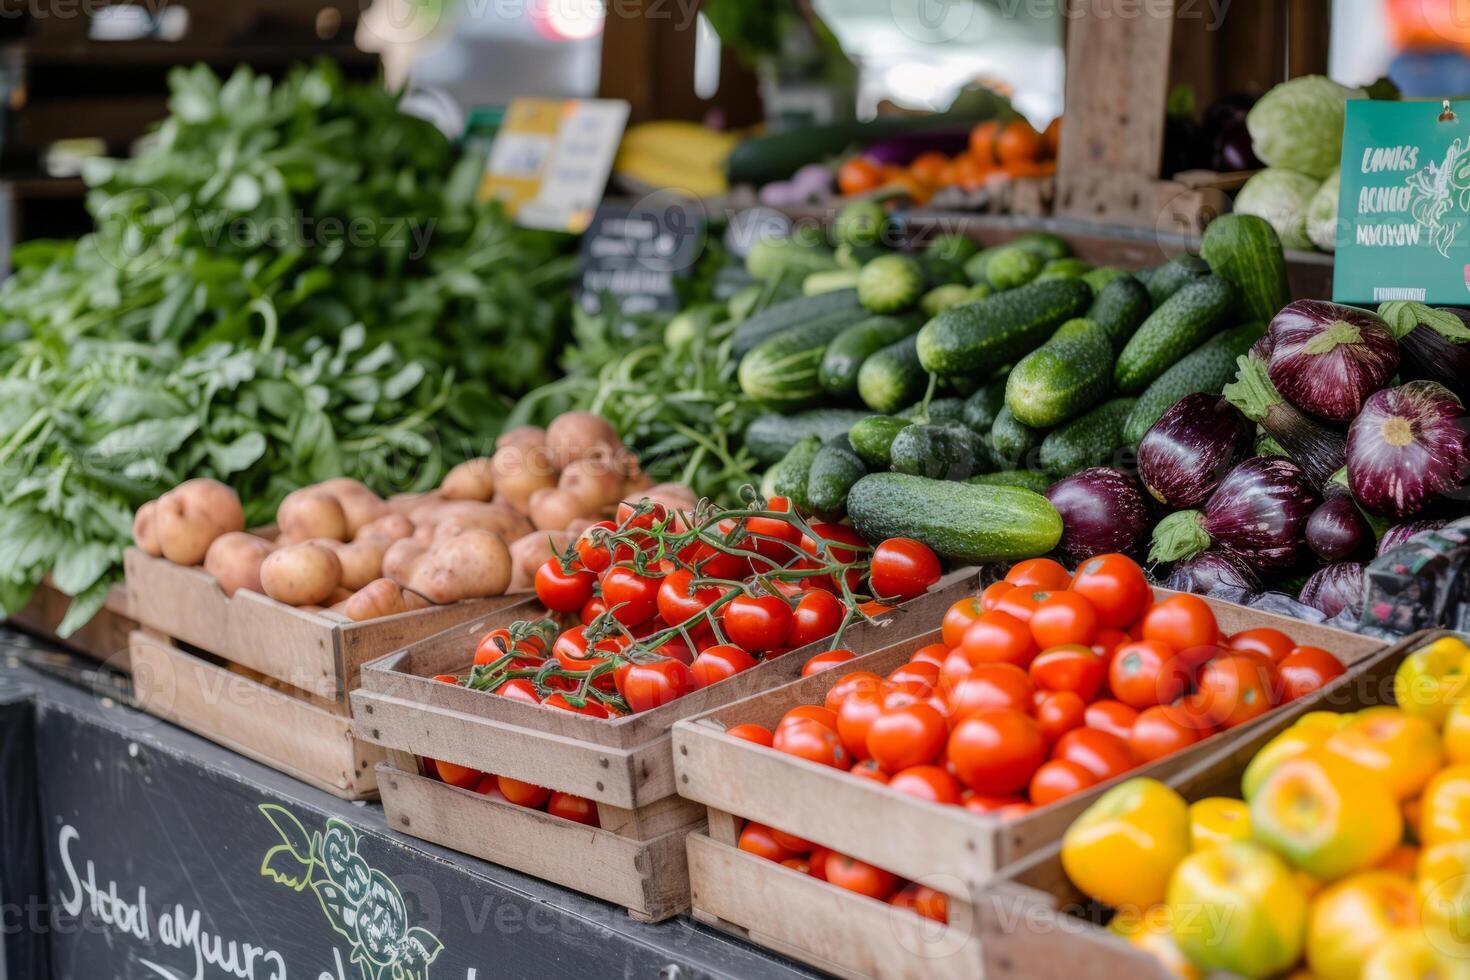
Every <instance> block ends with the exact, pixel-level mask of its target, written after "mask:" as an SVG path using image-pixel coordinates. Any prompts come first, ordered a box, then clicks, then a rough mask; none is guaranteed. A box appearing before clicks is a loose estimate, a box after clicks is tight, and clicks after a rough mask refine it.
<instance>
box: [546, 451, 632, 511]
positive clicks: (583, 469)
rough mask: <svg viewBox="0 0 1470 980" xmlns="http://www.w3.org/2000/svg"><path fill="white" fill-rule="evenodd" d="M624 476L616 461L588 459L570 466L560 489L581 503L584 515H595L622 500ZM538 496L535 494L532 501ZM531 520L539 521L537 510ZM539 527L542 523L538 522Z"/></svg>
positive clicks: (563, 471) (597, 456)
mask: <svg viewBox="0 0 1470 980" xmlns="http://www.w3.org/2000/svg"><path fill="white" fill-rule="evenodd" d="M623 482H624V481H623V474H622V473H621V472H619V470H618V464H617V461H616V460H615V459H613V458H612V457H610V456H608V455H606V454H600V455H596V456H585V457H583V458H582V459H578V460H574V461H572V462H570V463H568V464H567V467H566V469H564V470H562V471H561V477H560V479H558V480H557V482H556V486H557V489H559V490H561V491H562V492H563V493H568V494H571V495H572V496H573V497H576V498H577V499H578V500H580V501H581V502H582V504H583V505H584V506H585V508H586V510H585V511H583V515H579V516H585V515H587V514H596V513H599V512H601V511H603V510H606V509H607V508H609V507H611V506H612V505H613V504H615V503H617V502H618V501H619V500H621V499H622V498H623ZM534 499H535V497H534V495H533V497H532V500H533V501H534ZM531 520H532V521H533V522H535V521H536V515H535V511H534V509H533V510H532V513H531ZM536 523H537V526H538V527H539V526H540V524H539V522H536Z"/></svg>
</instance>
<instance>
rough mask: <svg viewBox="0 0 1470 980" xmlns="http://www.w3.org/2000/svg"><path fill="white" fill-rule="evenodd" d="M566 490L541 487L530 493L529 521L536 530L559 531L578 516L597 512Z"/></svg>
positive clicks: (594, 508)
mask: <svg viewBox="0 0 1470 980" xmlns="http://www.w3.org/2000/svg"><path fill="white" fill-rule="evenodd" d="M597 511H598V508H596V507H589V506H588V505H587V504H586V502H584V501H582V500H579V499H578V498H577V497H576V495H575V494H573V493H571V492H570V491H568V490H553V489H547V488H542V489H540V490H537V491H536V492H535V493H533V494H531V523H532V524H534V525H536V529H537V530H538V531H561V530H565V529H566V527H567V525H568V524H570V523H572V521H575V520H576V519H577V518H579V517H587V516H589V515H591V514H595V513H597Z"/></svg>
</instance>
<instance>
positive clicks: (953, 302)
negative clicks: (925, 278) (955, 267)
mask: <svg viewBox="0 0 1470 980" xmlns="http://www.w3.org/2000/svg"><path fill="white" fill-rule="evenodd" d="M968 302H970V287H969V286H961V285H960V284H959V283H957V282H950V283H945V284H944V285H943V286H935V287H934V288H933V289H931V290H929V291H928V292H927V293H925V294H924V295H923V297H922V298H921V299H920V300H919V309H920V310H921V311H923V313H924V315H925V316H938V315H939V314H941V313H943V312H944V311H945V310H947V309H949V308H950V307H951V306H959V305H960V304H961V303H968Z"/></svg>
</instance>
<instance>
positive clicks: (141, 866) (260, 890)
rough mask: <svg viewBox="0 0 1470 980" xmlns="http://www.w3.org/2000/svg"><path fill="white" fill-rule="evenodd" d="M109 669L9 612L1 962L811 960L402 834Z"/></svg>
mask: <svg viewBox="0 0 1470 980" xmlns="http://www.w3.org/2000/svg"><path fill="white" fill-rule="evenodd" d="M65 676H70V677H71V678H72V679H74V680H81V681H82V682H83V683H82V684H81V685H75V684H71V683H67V681H66V680H65V679H63V677H65ZM109 676H110V675H107V674H104V673H99V672H97V671H96V668H95V666H93V665H90V664H86V663H84V662H82V661H77V660H74V659H72V658H69V657H67V656H65V655H63V654H61V653H59V652H57V651H55V650H54V648H51V647H49V646H47V645H45V644H42V643H40V642H38V641H36V640H33V639H31V638H29V637H25V636H22V635H21V634H18V633H14V632H12V631H9V630H4V629H0V766H3V770H4V771H3V773H0V777H3V783H0V785H3V786H4V787H5V791H4V792H3V793H0V837H3V840H0V902H3V903H4V909H5V915H6V917H5V929H4V936H3V942H0V954H3V959H0V977H4V978H10V977H25V978H36V980H39V978H43V977H46V976H50V977H56V978H70V977H88V978H103V977H118V978H128V980H134V978H137V980H143V978H149V980H156V978H159V977H165V978H182V977H201V978H202V977H225V976H231V977H242V978H254V980H286V978H300V977H306V978H310V980H357V978H363V977H372V978H378V977H395V978H413V980H440V978H451V980H476V978H479V980H486V978H489V977H496V978H501V977H505V978H514V977H535V978H537V980H541V978H550V977H595V976H623V977H659V978H665V980H676V978H677V980H688V978H703V977H711V978H714V977H754V976H759V977H770V978H782V977H792V978H796V977H808V976H812V975H813V974H811V973H809V972H807V971H805V970H802V969H799V968H797V967H795V966H793V965H791V964H789V963H787V962H785V961H783V960H780V959H777V958H774V957H772V956H771V955H769V954H766V953H763V952H761V951H759V950H757V949H755V948H753V947H751V946H748V945H745V944H743V943H741V942H739V941H738V940H735V939H732V938H730V937H727V936H725V935H722V934H720V933H716V932H713V931H710V930H708V929H706V928H704V927H702V926H699V925H697V924H695V923H693V922H691V921H689V920H688V919H687V918H683V917H681V918H677V919H671V920H669V921H666V922H663V923H660V924H657V925H648V924H643V923H638V922H634V921H632V920H631V919H630V918H629V917H628V915H627V913H626V912H625V911H624V910H623V909H621V908H617V907H614V906H612V905H609V904H606V903H603V902H598V901H595V900H593V899H589V898H585V897H583V896H581V895H577V894H575V893H573V892H570V891H567V890H565V889H562V888H558V887H556V886H554V885H550V884H547V883H545V882H542V881H538V880H536V879H534V878H530V877H527V876H525V875H520V874H516V873H515V872H512V871H508V870H506V869H505V868H501V867H498V866H496V865H492V864H488V863H486V862H483V861H479V860H475V859H473V858H468V857H465V856H464V855H460V854H453V853H451V852H449V851H447V850H443V849H441V848H438V847H434V846H431V845H428V844H425V843H423V842H422V841H417V840H413V839H411V838H407V837H403V836H401V835H399V834H396V833H394V832H392V831H390V830H388V828H387V826H386V823H385V821H384V817H383V811H382V809H381V808H380V807H378V806H377V805H376V804H363V803H357V804H353V803H348V802H344V801H341V800H338V799H336V798H334V797H331V796H329V795H327V794H325V793H322V792H320V791H318V790H315V789H312V788H311V787H309V786H306V785H305V784H303V783H300V782H297V781H295V780H292V779H290V778H289V777H286V776H283V775H281V774H280V773H277V772H275V771H273V770H271V769H267V768H265V767H264V766H261V765H258V764H256V763H254V762H251V761H250V760H248V759H245V758H243V757H241V756H238V755H235V754H233V753H231V752H229V751H227V750H225V749H222V748H220V747H218V746H216V745H214V744H212V743H210V742H207V741H205V740H203V739H201V738H198V737H196V736H194V735H191V734H189V733H188V732H185V731H182V730H180V729H178V728H175V727H173V726H171V725H169V724H167V723H166V722H162V721H159V720H157V719H155V718H153V717H151V716H149V715H145V714H142V713H140V712H138V711H134V710H132V709H130V708H128V707H125V706H124V704H123V703H122V698H121V696H120V692H119V691H118V690H117V689H116V688H114V687H112V686H111V684H112V682H111V681H110V680H109V679H108V677H109ZM89 687H90V689H89ZM17 926H18V928H17ZM48 964H49V965H48Z"/></svg>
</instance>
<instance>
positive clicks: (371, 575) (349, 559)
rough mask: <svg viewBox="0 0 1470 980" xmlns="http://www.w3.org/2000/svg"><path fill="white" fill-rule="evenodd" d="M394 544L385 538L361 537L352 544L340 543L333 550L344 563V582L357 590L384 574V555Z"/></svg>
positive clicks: (348, 586)
mask: <svg viewBox="0 0 1470 980" xmlns="http://www.w3.org/2000/svg"><path fill="white" fill-rule="evenodd" d="M390 544H392V542H391V541H388V540H387V539H385V538H373V537H367V538H359V539H357V540H355V541H353V542H352V543H351V544H338V545H337V546H336V547H335V548H333V549H332V550H333V551H335V552H336V553H337V560H338V561H340V562H341V563H342V584H343V585H344V586H346V587H347V588H349V589H353V590H357V589H360V588H362V587H363V586H365V585H367V584H368V583H369V582H371V581H373V580H374V579H377V578H381V577H382V576H383V555H384V554H385V553H386V552H387V551H388V546H389V545H390Z"/></svg>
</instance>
